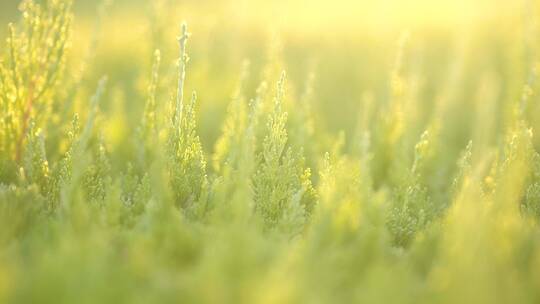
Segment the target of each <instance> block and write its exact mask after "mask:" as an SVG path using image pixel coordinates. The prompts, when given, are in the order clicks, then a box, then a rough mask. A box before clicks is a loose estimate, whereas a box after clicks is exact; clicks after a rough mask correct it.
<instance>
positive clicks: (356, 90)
mask: <svg viewBox="0 0 540 304" xmlns="http://www.w3.org/2000/svg"><path fill="white" fill-rule="evenodd" d="M18 2H19V1H15V0H3V1H1V2H0V21H1V24H4V25H5V24H7V23H8V22H16V21H17V20H18V18H19V13H18V10H17V5H18ZM74 3H75V20H74V31H73V39H72V46H71V52H70V60H71V61H72V63H73V64H72V66H74V67H77V66H78V65H77V63H78V62H79V61H81V60H82V58H89V57H90V58H91V60H90V62H91V63H90V65H89V71H88V73H89V75H90V76H89V77H87V79H86V81H87V84H88V87H89V90H91V88H92V87H95V82H96V81H97V79H98V78H99V77H100V76H101V75H104V74H106V75H109V77H110V78H111V82H110V84H111V90H109V91H108V94H110V95H111V96H110V97H111V98H110V101H109V102H108V103H107V104H105V105H103V110H104V111H105V112H106V113H108V114H110V115H111V116H110V118H111V119H109V120H108V123H110V124H112V126H111V127H113V128H112V129H114V130H115V132H112V133H111V134H109V136H110V137H111V139H110V140H111V141H113V142H114V141H115V140H117V141H121V140H122V138H126V136H125V135H129V132H130V130H127V127H126V126H127V125H129V124H127V123H126V121H129V120H134V121H137V120H138V119H139V117H140V113H141V111H142V107H143V104H144V103H143V102H142V101H143V100H144V98H145V90H146V85H147V83H148V80H149V78H150V70H151V61H152V54H153V52H154V50H155V49H160V50H161V52H162V62H163V64H162V70H163V71H162V74H164V75H165V76H164V80H163V81H162V82H161V83H162V89H161V91H160V92H161V95H162V96H161V98H160V99H161V102H162V104H163V105H166V104H167V103H168V100H169V98H170V95H171V94H173V92H174V85H172V84H173V83H174V78H175V70H174V68H175V66H174V64H175V60H176V58H177V57H178V55H177V43H176V36H177V35H178V32H179V25H180V23H181V21H182V20H185V21H187V23H188V24H189V31H190V32H191V33H192V34H193V36H192V39H191V40H190V41H189V50H188V52H189V55H190V59H191V60H190V63H189V67H188V76H187V77H188V78H187V79H188V80H187V91H188V92H189V91H191V90H196V91H197V93H198V96H199V104H198V107H199V108H200V109H199V113H200V114H199V120H200V123H199V129H200V133H201V138H202V140H203V146H204V147H205V149H207V150H208V149H211V147H212V146H213V143H214V141H215V140H216V138H217V137H218V136H219V133H220V125H221V121H222V119H223V117H224V115H225V108H226V105H227V103H228V102H229V100H230V98H229V97H230V96H231V95H232V93H233V92H234V88H235V85H236V83H237V80H238V77H239V74H240V70H241V69H242V62H243V61H244V60H249V61H250V62H251V68H250V77H249V79H250V80H249V85H248V87H249V89H248V90H247V91H248V92H251V94H249V93H248V94H247V95H248V98H249V97H252V96H253V95H254V91H255V88H256V86H257V85H258V84H259V83H260V81H262V80H267V81H269V82H271V83H273V82H274V81H276V80H277V77H276V75H277V74H278V73H279V71H280V70H281V69H284V70H286V71H287V73H288V79H289V89H288V96H290V97H291V98H293V99H294V98H296V99H298V98H299V97H298V96H300V95H301V92H302V91H303V88H304V87H305V84H306V81H307V79H308V78H309V75H310V74H314V75H315V78H314V79H315V80H314V84H313V90H314V94H313V95H312V98H311V99H312V100H311V101H310V102H311V103H312V107H313V108H314V110H313V113H314V115H315V116H316V120H315V121H316V124H317V126H319V128H320V129H321V130H329V131H330V132H338V131H340V130H345V131H346V136H351V134H352V132H349V131H350V130H354V128H355V127H356V125H357V120H358V117H359V115H361V112H362V106H361V104H362V103H363V102H365V101H366V100H371V101H373V102H375V103H376V104H385V103H388V102H389V100H390V98H391V86H392V76H391V75H392V73H393V71H395V70H396V67H397V64H396V60H397V59H396V58H398V57H399V58H400V59H399V60H398V61H399V62H400V63H399V66H398V67H397V69H399V75H401V76H403V78H404V79H405V81H404V83H405V84H406V87H407V88H408V89H409V91H408V92H409V93H408V94H409V95H410V96H411V98H414V99H415V100H417V101H418V102H415V103H414V104H411V106H414V107H420V108H421V110H418V111H412V110H414V109H412V110H411V111H412V112H411V111H409V113H414V112H416V113H417V117H415V118H414V120H416V121H418V132H417V133H418V134H420V132H421V129H422V127H423V125H425V122H426V121H425V120H426V119H428V117H430V116H431V114H432V111H433V110H434V109H435V108H436V104H437V101H439V100H447V101H448V103H447V104H450V105H451V108H452V109H453V110H449V111H448V112H447V114H448V115H450V116H451V115H455V116H456V117H454V118H457V119H452V121H463V122H464V123H463V124H457V125H456V126H455V128H454V130H455V132H456V136H455V138H454V139H455V140H456V141H458V142H459V145H458V146H459V147H461V146H462V145H463V142H464V141H465V140H466V138H467V137H468V136H467V134H465V133H467V128H468V127H470V126H467V122H470V119H468V116H467V115H468V112H470V111H469V110H470V109H473V108H474V107H475V104H477V103H479V102H480V103H482V102H491V103H493V104H494V105H495V106H494V107H492V108H493V113H492V114H493V117H495V119H497V118H501V116H502V115H504V113H503V109H502V108H503V107H502V106H497V105H502V104H505V101H506V100H509V99H516V98H519V96H520V94H521V91H522V90H521V88H522V86H523V84H524V83H525V82H526V79H528V77H529V75H530V74H531V69H532V68H533V66H534V62H535V54H536V49H537V44H538V42H537V40H538V39H537V37H538V35H537V21H536V15H537V11H538V9H537V7H538V6H537V5H536V2H534V1H533V0H530V1H527V0H518V1H504V0H485V1H483V0H452V1H450V0H440V1H429V0H412V1H399V0H380V1H358V0H335V1H313V0H287V1H285V0H276V1H261V0H223V1H218V0H196V1H179V0H156V1H154V0H151V1H150V0H115V1H111V0H106V1H93V0H92V1H90V0H78V1H75V2H74ZM6 28H7V27H6V26H3V27H2V28H1V31H0V35H2V36H4V37H5V33H6ZM400 37H402V38H403V37H408V38H406V39H401V38H400ZM402 40H403V41H402ZM405 40H406V42H404V41H405ZM400 41H402V42H400ZM400 43H401V46H400ZM398 54H401V55H398ZM85 56H86V57H85ZM269 62H272V64H273V65H274V66H273V67H269V66H270V65H269V64H268V63H269ZM510 75H511V77H510ZM486 86H487V87H489V88H488V89H486ZM272 87H273V84H272ZM482 90H484V91H486V92H490V93H489V94H484V93H483V91H482ZM137 92H138V93H137ZM413 95H414V97H412V96H413ZM487 99H489V100H487ZM292 110H294V108H293V109H292ZM460 118H461V119H460ZM469 135H470V134H469ZM127 137H129V136H127Z"/></svg>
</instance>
